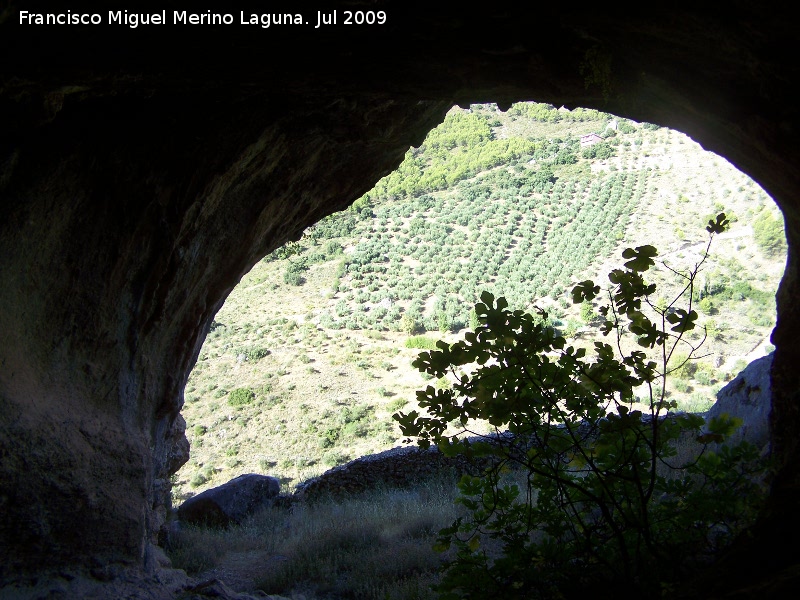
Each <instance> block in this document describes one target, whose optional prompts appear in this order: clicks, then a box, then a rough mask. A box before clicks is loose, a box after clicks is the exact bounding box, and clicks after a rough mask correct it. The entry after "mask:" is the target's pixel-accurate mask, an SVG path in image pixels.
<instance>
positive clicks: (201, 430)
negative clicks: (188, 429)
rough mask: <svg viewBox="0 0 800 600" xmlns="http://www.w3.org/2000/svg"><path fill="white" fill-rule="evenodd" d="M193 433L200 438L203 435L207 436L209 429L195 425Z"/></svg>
mask: <svg viewBox="0 0 800 600" xmlns="http://www.w3.org/2000/svg"><path fill="white" fill-rule="evenodd" d="M193 431H194V435H195V436H196V437H200V436H201V435H205V433H206V431H208V428H206V426H205V425H195V426H194V429H193Z"/></svg>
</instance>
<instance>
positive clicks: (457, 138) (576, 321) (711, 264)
mask: <svg viewBox="0 0 800 600" xmlns="http://www.w3.org/2000/svg"><path fill="white" fill-rule="evenodd" d="M588 133H597V134H599V135H600V136H601V137H602V138H603V139H602V141H601V142H600V143H597V144H595V145H593V146H590V147H586V148H581V144H580V136H582V135H585V134H588ZM723 210H724V211H725V212H726V213H727V214H728V215H729V217H731V220H732V226H731V229H730V231H729V232H726V233H725V234H723V235H722V236H719V237H718V238H717V240H716V241H715V242H714V245H713V247H712V249H711V258H710V260H709V261H708V262H707V263H706V265H705V268H704V271H703V274H702V275H701V276H700V282H701V284H702V285H701V289H699V290H696V294H695V300H696V301H697V303H698V307H699V312H700V314H701V321H702V323H701V324H703V325H705V327H706V330H707V331H708V339H707V341H706V344H705V346H704V349H705V354H707V356H705V357H704V358H703V359H702V360H701V361H699V362H698V363H693V364H692V367H693V368H692V369H691V370H690V371H691V372H686V373H683V374H682V378H681V379H678V380H676V381H675V388H674V393H675V397H676V398H677V399H678V400H679V402H680V403H681V405H682V406H684V407H685V408H687V409H689V410H704V409H705V408H707V407H708V406H709V405H710V403H711V402H712V398H713V396H714V394H715V392H716V390H717V389H718V388H719V387H720V385H722V384H723V383H724V381H726V380H728V379H730V378H731V377H732V375H733V374H735V372H737V371H738V370H740V369H741V368H742V367H743V366H744V364H746V362H747V361H749V360H751V359H752V358H755V357H757V356H761V355H763V354H764V352H765V351H766V349H767V346H768V343H769V341H768V336H769V333H770V331H771V328H772V326H773V325H774V315H775V307H774V293H775V290H776V288H777V284H778V282H779V280H780V277H781V275H782V272H783V266H784V262H785V248H784V247H782V246H781V239H780V236H779V235H778V236H777V237H776V234H775V231H776V228H778V231H779V227H780V226H781V225H782V222H781V221H780V220H779V219H780V217H779V213H778V212H777V210H776V208H775V207H774V205H773V203H772V201H771V199H770V198H769V197H768V196H767V195H766V194H765V193H764V192H763V191H762V190H761V189H760V188H759V187H758V186H757V185H756V184H755V183H754V182H753V181H751V180H750V179H748V178H747V177H746V176H745V175H743V174H741V173H739V172H738V171H736V170H735V169H734V168H733V167H732V166H731V165H729V164H728V163H727V162H726V161H724V160H723V159H721V158H720V157H718V156H715V155H713V154H710V153H707V152H705V151H703V150H702V148H700V146H698V145H697V144H696V143H694V142H693V141H692V140H691V139H689V138H688V137H686V136H684V135H683V134H680V133H678V132H674V131H670V130H667V129H664V128H658V127H656V126H653V125H650V124H646V123H645V124H640V123H634V122H631V121H626V120H624V119H618V118H615V117H612V116H611V115H606V114H603V113H599V112H596V111H589V110H580V109H579V110H576V111H572V112H569V111H565V110H563V109H562V110H557V109H554V108H552V107H547V106H544V105H537V104H519V105H514V106H513V107H512V108H511V109H510V110H509V111H508V112H506V113H502V112H500V111H498V110H497V109H496V107H495V106H493V105H480V106H473V107H471V108H470V109H469V110H463V109H458V108H454V109H453V110H452V111H451V112H450V113H449V115H448V117H447V119H446V120H445V122H444V123H443V124H442V125H441V126H440V127H438V128H436V129H435V130H434V131H432V132H431V134H430V135H429V136H428V138H427V139H426V141H425V142H424V144H423V145H422V146H421V147H420V148H417V149H411V150H409V152H408V154H407V156H406V160H405V161H404V163H403V164H402V165H401V166H400V168H399V169H398V170H397V171H396V172H395V173H393V174H391V175H389V176H387V177H386V178H384V179H383V180H381V181H380V182H379V183H378V184H377V185H376V187H375V189H373V190H372V191H371V192H369V193H368V194H366V195H365V196H364V197H363V198H361V199H359V200H358V201H357V202H356V203H354V205H353V206H352V207H351V208H350V209H348V210H346V211H343V212H342V213H338V214H336V215H332V216H331V217H329V218H327V219H325V220H323V221H322V222H320V223H319V224H317V225H316V226H314V227H313V228H311V229H309V230H307V232H306V235H305V236H304V237H303V239H301V240H300V242H298V243H294V244H289V245H287V246H286V247H284V248H282V249H280V250H278V251H276V252H275V253H273V254H272V255H270V256H268V257H266V258H265V259H264V260H262V261H261V262H260V263H258V264H257V265H256V266H255V267H254V268H253V269H252V271H251V272H250V273H249V274H248V275H246V276H245V277H243V278H242V280H241V282H240V284H239V285H238V286H237V288H236V289H235V290H234V291H233V292H232V293H231V295H230V297H229V298H228V300H227V301H226V303H225V305H224V306H223V307H222V309H221V310H220V311H219V313H218V314H217V316H216V317H215V322H214V325H213V327H212V331H211V332H210V334H209V336H208V339H207V340H206V343H205V345H204V347H203V349H202V351H201V354H200V357H199V360H198V362H197V366H196V367H195V369H194V371H193V373H192V376H191V378H190V380H189V383H188V385H187V388H186V405H185V407H184V410H183V414H184V416H185V418H186V420H187V424H188V431H187V436H188V437H189V440H190V442H191V446H192V458H191V460H190V462H189V463H187V465H185V466H184V467H183V468H182V469H181V471H180V472H179V473H178V474H177V476H176V478H175V484H176V485H175V495H176V497H185V496H186V495H187V494H190V493H193V492H194V493H196V492H197V491H202V490H203V489H205V488H206V487H208V486H211V485H218V484H220V483H223V482H224V481H227V480H229V479H230V478H232V477H234V476H236V475H238V474H241V473H244V472H260V473H265V474H270V475H274V476H278V477H280V478H281V480H282V481H283V482H284V483H285V485H286V486H287V487H290V486H292V485H293V484H295V483H297V482H298V481H300V480H303V479H305V478H308V477H310V476H313V475H316V474H318V473H320V472H322V471H324V470H326V469H328V468H330V467H332V466H335V465H337V464H341V463H342V462H345V461H347V460H349V459H352V458H355V457H357V456H360V455H363V454H366V453H372V452H377V451H380V450H384V449H386V448H389V447H392V446H394V445H397V444H398V443H399V441H400V435H399V431H398V430H397V428H396V426H395V425H394V422H393V421H392V420H391V414H392V413H394V412H396V411H397V410H398V409H401V408H402V409H403V410H408V409H410V408H411V407H413V405H414V402H415V400H414V398H415V394H414V392H415V391H416V390H417V389H420V387H422V386H423V385H428V384H429V383H430V382H427V381H426V380H425V379H424V378H423V377H422V375H421V374H420V373H419V372H417V371H415V370H414V369H413V368H412V367H411V361H412V360H413V358H414V357H415V356H416V354H417V353H418V352H419V348H420V347H426V346H427V345H430V344H431V340H433V339H440V338H443V339H447V340H454V339H456V338H457V337H458V336H459V335H461V333H462V332H463V331H464V329H465V328H468V327H470V323H471V316H470V309H471V307H472V305H473V304H474V302H475V301H476V300H477V298H478V296H479V295H480V293H481V291H483V290H487V289H488V290H490V291H492V292H493V293H494V294H495V295H498V296H500V295H502V296H505V297H506V298H508V300H509V302H510V304H511V305H512V307H514V308H522V309H531V308H532V307H534V306H539V307H543V308H545V309H546V310H547V311H548V314H549V318H550V319H551V321H552V323H553V324H554V325H555V326H556V327H558V328H560V329H561V331H562V332H563V333H564V334H565V335H567V336H568V337H571V338H573V339H574V340H575V343H578V344H585V343H588V341H589V338H590V337H591V336H593V335H594V333H593V330H592V329H591V328H590V327H589V326H588V325H589V323H591V321H592V318H593V307H591V306H573V305H572V304H571V302H570V301H569V289H570V287H571V284H572V283H574V282H575V281H578V280H581V279H585V278H586V277H594V278H595V279H596V280H597V281H598V282H602V281H607V280H606V279H605V273H607V272H608V270H609V269H610V268H611V267H612V266H616V265H617V264H618V263H619V252H620V251H621V250H622V249H623V248H625V247H628V246H637V245H642V244H653V245H655V246H656V247H657V248H658V249H659V250H660V251H661V255H662V258H663V259H664V260H666V262H667V264H668V265H669V266H671V267H673V268H685V267H687V266H691V265H692V264H694V263H695V262H696V261H697V260H698V258H699V256H700V253H701V252H702V250H703V249H704V248H705V241H706V234H705V231H704V229H703V226H704V224H705V222H706V221H707V219H708V218H709V217H710V216H712V215H715V214H716V213H718V212H720V211H723ZM659 272H660V273H667V270H666V269H664V268H662V269H661V270H660V271H659ZM665 282H666V279H664V282H659V281H657V283H663V285H662V286H660V287H659V293H660V294H662V295H663V297H664V298H665V299H667V298H669V299H671V295H670V294H673V293H675V291H676V289H677V288H675V287H670V285H668V284H666V283H665ZM423 335H424V337H422V336H423ZM408 346H412V347H408ZM436 383H437V384H438V385H447V382H446V381H442V382H436Z"/></svg>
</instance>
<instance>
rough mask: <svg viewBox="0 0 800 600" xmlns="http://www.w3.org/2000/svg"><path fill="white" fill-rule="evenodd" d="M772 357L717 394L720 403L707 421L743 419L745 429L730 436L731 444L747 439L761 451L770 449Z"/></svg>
mask: <svg viewBox="0 0 800 600" xmlns="http://www.w3.org/2000/svg"><path fill="white" fill-rule="evenodd" d="M772 356H773V355H772V354H769V355H768V356H765V357H763V358H759V359H758V360H754V361H753V362H751V363H750V364H749V365H747V367H746V368H745V369H744V371H742V372H741V373H739V374H738V375H737V376H736V377H735V378H734V379H733V381H731V382H730V383H729V384H728V385H726V386H725V387H724V388H722V389H721V390H720V391H719V393H718V394H717V402H716V403H715V404H714V406H712V407H711V408H710V409H709V410H708V412H707V413H706V418H707V419H710V418H714V417H719V416H720V415H722V414H724V413H727V414H729V415H730V416H732V417H738V418H740V419H742V421H743V424H742V426H741V427H740V428H739V429H738V430H737V431H736V432H735V433H734V434H733V436H731V438H730V440H729V441H731V442H736V441H739V440H742V439H746V440H747V441H748V442H750V443H751V444H755V445H756V446H758V447H759V448H763V449H765V450H766V449H767V446H768V445H769V413H770V410H771V398H772V391H771V388H772V386H771V379H770V369H771V368H772Z"/></svg>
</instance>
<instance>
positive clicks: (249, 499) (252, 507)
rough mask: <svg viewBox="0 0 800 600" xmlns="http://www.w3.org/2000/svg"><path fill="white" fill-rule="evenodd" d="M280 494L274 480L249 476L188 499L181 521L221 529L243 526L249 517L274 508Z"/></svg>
mask: <svg viewBox="0 0 800 600" xmlns="http://www.w3.org/2000/svg"><path fill="white" fill-rule="evenodd" d="M280 491H281V484H280V482H279V481H278V480H277V479H275V478H274V477H269V476H267V475H257V474H255V473H246V474H244V475H239V477H236V478H235V479H231V480H230V481H229V482H228V483H225V484H223V485H221V486H219V487H215V488H211V489H210V490H206V491H205V492H202V493H200V494H198V495H197V496H193V497H192V498H189V499H188V500H187V501H186V502H184V503H183V504H181V506H180V507H179V508H178V518H179V519H180V520H181V521H184V522H186V523H194V524H197V525H213V526H219V527H225V526H227V525H231V524H236V523H241V522H242V520H243V519H244V518H245V517H246V516H248V515H250V514H252V513H254V512H256V511H257V510H259V509H261V508H266V507H268V506H271V505H272V503H273V501H274V500H275V498H276V497H277V496H278V494H279V493H280Z"/></svg>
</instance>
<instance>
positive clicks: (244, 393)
mask: <svg viewBox="0 0 800 600" xmlns="http://www.w3.org/2000/svg"><path fill="white" fill-rule="evenodd" d="M255 399H256V394H255V392H253V390H251V389H250V388H236V389H235V390H233V391H231V393H230V394H229V395H228V404H230V405H231V406H245V405H247V404H250V403H251V402H252V401H253V400H255Z"/></svg>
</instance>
